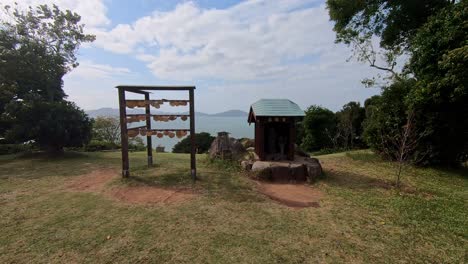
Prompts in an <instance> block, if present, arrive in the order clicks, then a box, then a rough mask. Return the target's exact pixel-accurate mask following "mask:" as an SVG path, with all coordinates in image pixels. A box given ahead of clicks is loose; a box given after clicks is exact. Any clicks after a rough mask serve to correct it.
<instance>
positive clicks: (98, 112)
mask: <svg viewBox="0 0 468 264" xmlns="http://www.w3.org/2000/svg"><path fill="white" fill-rule="evenodd" d="M86 113H87V114H88V115H89V116H90V117H92V118H95V117H98V116H114V117H118V116H119V109H116V108H110V107H106V108H99V109H95V110H87V111H86ZM127 113H129V114H143V113H144V111H143V109H127ZM153 113H156V114H162V115H164V114H171V113H167V112H158V111H156V112H154V111H153ZM181 114H188V112H184V113H181ZM195 115H196V116H215V117H245V116H247V115H248V113H247V112H244V111H241V110H229V111H225V112H221V113H216V114H207V113H203V112H195Z"/></svg>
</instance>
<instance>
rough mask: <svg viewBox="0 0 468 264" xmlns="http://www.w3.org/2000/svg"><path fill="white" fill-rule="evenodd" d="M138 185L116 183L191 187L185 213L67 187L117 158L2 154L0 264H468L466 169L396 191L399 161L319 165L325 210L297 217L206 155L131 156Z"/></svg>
mask: <svg viewBox="0 0 468 264" xmlns="http://www.w3.org/2000/svg"><path fill="white" fill-rule="evenodd" d="M130 157H131V160H130V163H131V167H132V172H133V174H134V175H135V177H133V178H132V179H130V180H121V179H118V180H114V181H113V182H111V183H109V184H108V186H107V187H108V188H112V187H115V185H123V186H125V185H145V186H158V187H173V186H178V187H186V188H191V189H193V190H194V191H195V192H196V193H198V194H199V195H198V196H197V198H196V199H194V200H191V201H188V202H184V203H177V204H167V205H137V204H133V205H131V204H125V203H121V202H119V201H116V200H114V199H111V198H109V197H107V196H105V195H101V194H99V193H92V192H76V191H75V192H73V191H70V190H68V189H67V188H66V187H65V186H67V183H68V182H70V181H72V180H73V179H74V178H77V177H78V176H79V175H81V174H84V173H87V172H90V171H92V170H95V169H99V168H115V169H116V170H119V168H120V153H119V152H107V153H68V154H67V155H66V156H65V157H63V158H55V159H48V158H45V157H40V156H29V157H27V156H24V157H15V156H11V155H10V156H0V208H1V215H0V227H1V233H0V263H23V262H32V263H39V262H46V263H54V262H56V263H57V262H60V263H64V262H65V263H74V262H76V263H78V262H79V263H83V262H85V263H86V262H88V263H96V262H107V263H114V262H125V263H134V262H166V263H167V262H168V263H184V262H185V263H303V262H304V263H323V262H325V263H337V262H340V263H349V262H352V263H395V262H403V263H466V261H467V249H468V204H467V202H466V201H467V200H468V171H467V170H454V171H448V170H436V169H421V168H408V169H406V170H405V171H404V175H403V183H404V184H405V188H404V191H402V192H399V191H397V190H395V189H394V188H391V186H390V185H389V182H391V180H393V177H394V167H393V166H392V164H390V163H387V162H383V161H381V160H380V159H378V158H377V157H376V156H375V155H373V154H372V153H370V152H368V151H354V152H349V153H339V154H331V155H324V156H319V157H318V158H319V159H320V161H321V162H322V166H323V168H324V171H325V174H326V177H325V178H324V179H323V180H320V181H319V182H318V183H316V184H314V185H313V186H312V188H318V189H319V190H320V191H321V192H322V193H323V197H322V199H321V202H320V207H319V208H304V209H293V208H288V207H286V206H283V205H281V204H278V203H275V202H273V201H271V200H269V199H268V198H266V197H264V196H263V195H261V194H259V193H258V192H257V191H256V190H255V183H253V182H252V181H250V180H248V179H247V178H246V177H245V176H243V175H242V173H241V172H239V171H238V170H237V169H236V168H233V167H230V166H223V164H210V163H209V162H207V161H206V159H205V157H204V156H199V157H198V168H199V169H198V172H199V177H200V178H201V180H200V181H198V182H197V183H195V184H193V183H192V182H191V180H190V174H189V156H188V155H185V154H157V155H156V156H155V158H156V166H155V168H151V169H147V168H146V167H145V161H146V157H145V153H144V152H138V153H131V154H130Z"/></svg>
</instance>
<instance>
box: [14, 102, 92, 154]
mask: <svg viewBox="0 0 468 264" xmlns="http://www.w3.org/2000/svg"><path fill="white" fill-rule="evenodd" d="M7 113H10V114H9V115H8V116H7V117H8V118H11V120H14V121H12V122H11V124H12V125H11V127H10V129H9V130H8V131H7V133H6V138H7V139H9V140H11V141H19V142H24V141H28V140H31V139H33V140H35V142H36V143H37V144H38V145H39V146H40V147H41V148H43V149H46V150H49V151H52V152H57V151H61V150H62V148H63V147H81V146H82V145H83V143H84V142H87V141H89V140H90V138H91V127H92V122H91V120H90V119H89V118H88V116H87V115H86V114H85V113H84V112H83V111H82V110H81V109H79V108H78V107H77V106H76V105H75V104H74V103H71V102H67V101H60V102H44V101H32V102H31V101H27V102H26V101H22V102H18V103H16V104H9V105H8V108H7ZM17 120H19V122H18V121H17Z"/></svg>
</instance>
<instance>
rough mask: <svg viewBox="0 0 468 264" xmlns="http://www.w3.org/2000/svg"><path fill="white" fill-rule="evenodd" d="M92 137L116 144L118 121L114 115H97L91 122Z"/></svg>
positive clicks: (118, 128) (118, 138) (117, 140)
mask: <svg viewBox="0 0 468 264" xmlns="http://www.w3.org/2000/svg"><path fill="white" fill-rule="evenodd" d="M93 139H96V140H101V141H107V142H112V143H115V144H118V143H119V141H120V121H119V120H118V119H117V118H115V117H104V116H98V117H97V118H96V119H94V123H93Z"/></svg>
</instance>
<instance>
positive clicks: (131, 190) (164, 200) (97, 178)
mask: <svg viewBox="0 0 468 264" xmlns="http://www.w3.org/2000/svg"><path fill="white" fill-rule="evenodd" d="M119 177H120V174H119V173H118V172H117V171H115V170H112V169H98V170H94V171H92V172H90V173H87V174H84V175H81V176H78V177H77V178H75V179H74V180H73V181H72V182H71V183H70V184H69V185H67V189H68V190H71V191H78V192H95V193H102V194H104V195H106V196H109V197H111V198H112V199H115V200H118V201H120V202H123V203H129V204H172V203H180V202H185V201H188V200H191V199H193V198H195V197H196V194H195V193H194V192H193V191H191V190H188V189H167V188H159V187H150V186H132V187H122V186H118V187H109V188H106V185H107V184H108V183H109V182H111V181H112V180H114V179H118V178H119Z"/></svg>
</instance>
